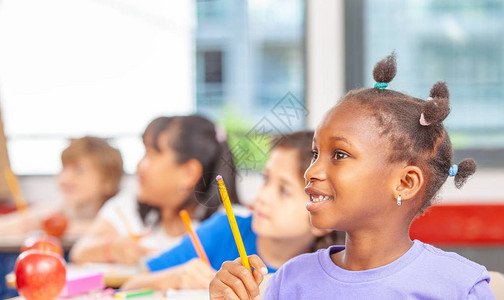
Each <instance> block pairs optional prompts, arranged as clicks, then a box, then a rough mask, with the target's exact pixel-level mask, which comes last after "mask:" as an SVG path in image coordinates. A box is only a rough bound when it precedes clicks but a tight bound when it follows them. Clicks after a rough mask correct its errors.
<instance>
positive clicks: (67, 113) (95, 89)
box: [0, 0, 195, 174]
mask: <svg viewBox="0 0 504 300" xmlns="http://www.w3.org/2000/svg"><path fill="white" fill-rule="evenodd" d="M194 23H195V12H194V3H193V1H163V0H122V1H114V0H108V1H107V0H100V1H98V0H76V1H65V0H45V1H38V0H2V1H1V2H0V100H1V108H2V114H3V118H4V122H5V131H6V135H7V138H8V150H9V155H10V159H11V163H12V167H13V169H14V171H15V172H16V173H18V174H53V173H55V172H57V171H58V169H59V156H60V153H61V150H62V149H63V148H64V147H65V146H66V141H65V140H64V139H63V138H65V137H79V136H82V135H85V134H88V135H97V136H103V137H111V136H117V137H119V138H118V139H117V140H116V141H115V144H116V145H117V146H119V147H120V148H121V151H122V152H123V155H124V157H125V163H126V170H127V171H128V172H133V171H134V167H135V164H136V162H137V161H138V159H139V158H140V155H141V153H142V151H143V149H142V145H141V141H140V139H139V138H138V137H139V136H140V134H141V132H142V131H143V129H144V128H145V126H146V125H147V124H148V122H149V121H150V120H152V119H153V118H154V117H156V116H159V115H171V114H184V113H188V112H192V111H193V110H194V104H195V100H194V97H193V94H194V89H193V82H194V80H193V76H194V75H193V73H194V70H193V69H194V68H193V65H194V63H193V60H194V38H193V31H194V27H195V24H194Z"/></svg>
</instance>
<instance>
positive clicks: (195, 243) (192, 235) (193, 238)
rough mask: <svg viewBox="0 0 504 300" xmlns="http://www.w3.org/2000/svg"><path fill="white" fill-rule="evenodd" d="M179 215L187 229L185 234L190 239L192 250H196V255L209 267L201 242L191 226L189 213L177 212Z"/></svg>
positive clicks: (185, 211)
mask: <svg viewBox="0 0 504 300" xmlns="http://www.w3.org/2000/svg"><path fill="white" fill-rule="evenodd" d="M179 215H180V218H181V219H182V222H184V226H185V228H186V229H187V233H189V237H190V238H191V242H192V244H193V247H194V250H196V253H198V256H199V258H200V259H202V260H203V261H205V262H206V263H207V264H208V265H210V261H209V260H208V256H207V255H206V253H205V249H204V248H203V245H201V241H200V239H199V237H198V235H197V234H196V232H195V231H194V230H193V228H192V226H191V218H190V217H189V213H188V212H187V210H185V209H183V210H181V211H180V212H179Z"/></svg>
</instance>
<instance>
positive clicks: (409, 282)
mask: <svg viewBox="0 0 504 300" xmlns="http://www.w3.org/2000/svg"><path fill="white" fill-rule="evenodd" d="M344 248H345V247H344V246H332V247H329V248H328V249H322V250H319V251H317V252H315V253H310V254H303V255H300V256H297V257H295V258H293V259H291V260H290V261H288V262H287V263H286V264H285V265H283V266H282V267H281V268H280V269H279V270H278V271H277V272H276V273H275V274H274V275H273V276H272V277H271V279H270V280H269V282H268V285H267V288H266V292H265V294H264V297H263V299H277V300H279V299H288V300H292V299H366V300H367V299H443V300H446V299H495V297H494V295H493V293H492V291H491V289H490V286H489V285H488V283H489V281H490V275H489V274H488V272H487V270H486V268H485V267H484V266H481V265H479V264H477V263H475V262H472V261H470V260H468V259H466V258H464V257H462V256H460V255H458V254H456V253H453V252H444V251H443V250H441V249H438V248H436V247H434V246H431V245H428V244H424V243H422V242H420V241H418V240H415V241H414V243H413V246H412V247H411V248H410V249H409V250H408V251H407V252H406V253H405V254H404V255H402V256H401V257H400V258H398V259H397V260H395V261H393V262H392V263H390V264H388V265H385V266H382V267H379V268H375V269H370V270H364V271H348V270H345V269H342V268H340V267H338V266H337V265H335V264H334V263H333V261H332V260H331V256H330V255H331V254H332V253H336V252H339V251H342V250H343V249H344Z"/></svg>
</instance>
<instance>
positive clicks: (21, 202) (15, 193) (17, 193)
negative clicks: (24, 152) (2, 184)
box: [4, 167, 28, 212]
mask: <svg viewBox="0 0 504 300" xmlns="http://www.w3.org/2000/svg"><path fill="white" fill-rule="evenodd" d="M4 176H5V179H6V180H7V185H8V186H9V190H10V192H11V194H12V198H13V199H14V204H16V208H17V210H18V211H20V212H22V211H25V210H26V209H27V208H28V205H27V204H26V201H25V199H24V197H23V193H22V192H21V188H20V187H19V181H18V179H17V177H16V175H15V174H14V173H13V172H12V170H11V169H10V168H8V167H7V168H5V170H4Z"/></svg>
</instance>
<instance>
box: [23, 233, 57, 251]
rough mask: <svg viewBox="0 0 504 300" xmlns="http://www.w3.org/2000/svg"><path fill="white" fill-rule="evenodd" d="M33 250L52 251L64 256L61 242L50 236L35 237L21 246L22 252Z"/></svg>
mask: <svg viewBox="0 0 504 300" xmlns="http://www.w3.org/2000/svg"><path fill="white" fill-rule="evenodd" d="M31 249H33V250H41V251H50V252H53V253H56V254H57V255H59V256H63V247H62V246H61V243H60V241H59V240H58V239H57V238H55V237H53V236H49V235H33V236H30V237H28V238H27V239H26V240H24V242H23V245H22V246H21V252H24V251H26V250H31Z"/></svg>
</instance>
